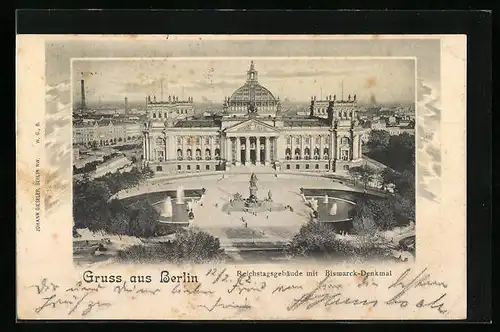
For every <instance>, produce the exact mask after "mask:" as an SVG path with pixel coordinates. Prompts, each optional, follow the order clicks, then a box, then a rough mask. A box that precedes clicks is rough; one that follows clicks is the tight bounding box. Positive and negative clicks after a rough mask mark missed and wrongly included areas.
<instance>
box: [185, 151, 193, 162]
mask: <svg viewBox="0 0 500 332" xmlns="http://www.w3.org/2000/svg"><path fill="white" fill-rule="evenodd" d="M186 154H187V160H191V159H193V152H192V151H191V149H187V151H186Z"/></svg>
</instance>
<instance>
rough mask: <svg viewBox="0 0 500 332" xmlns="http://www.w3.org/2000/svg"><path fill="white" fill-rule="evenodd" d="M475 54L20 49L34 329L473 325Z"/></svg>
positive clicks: (431, 41)
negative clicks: (174, 323) (297, 323)
mask: <svg viewBox="0 0 500 332" xmlns="http://www.w3.org/2000/svg"><path fill="white" fill-rule="evenodd" d="M466 63H467V61H466V36H464V35H411V36H409V35H387V36H384V35H377V36H369V35H352V36H350V35H343V36H333V35H324V36H322V35H315V36H308V35H300V36H279V35H269V36H230V35H219V36H214V35H200V36H183V35H178V36H175V35H174V36H172V35H169V36H152V35H147V36H146V35H144V36H127V35H120V36H118V35H117V36H97V35H18V36H17V63H16V66H17V77H16V79H17V99H16V100H17V110H16V112H17V113H16V115H17V119H16V134H17V157H18V160H17V315H18V318H19V319H58V320H76V319H88V320H95V319H155V320H158V319H159V320H219V319H221V320H241V319H250V320H263V319H269V320H381V319H397V320H401V319H407V320H413V319H433V320H435V319H438V320H440V319H465V318H466V316H467V315H466V310H467V305H466V301H467V298H466V295H467V292H466V280H467V276H466V261H467V257H466V214H465V211H466V201H465V199H466V198H465V197H466V191H465V189H466V174H465V169H466V164H465V155H466V153H465V147H466V143H465V142H466V141H465V139H466V126H465V119H466V110H465V91H466V83H465V82H466V76H465V75H466Z"/></svg>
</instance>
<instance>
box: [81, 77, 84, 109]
mask: <svg viewBox="0 0 500 332" xmlns="http://www.w3.org/2000/svg"><path fill="white" fill-rule="evenodd" d="M81 95H82V105H81V107H82V108H85V81H84V80H82V81H81Z"/></svg>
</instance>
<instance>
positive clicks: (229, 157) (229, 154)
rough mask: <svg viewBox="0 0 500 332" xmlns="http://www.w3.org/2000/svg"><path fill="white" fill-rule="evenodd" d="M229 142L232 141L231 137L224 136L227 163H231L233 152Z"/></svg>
mask: <svg viewBox="0 0 500 332" xmlns="http://www.w3.org/2000/svg"><path fill="white" fill-rule="evenodd" d="M231 143H232V142H231V137H227V138H226V160H227V161H228V162H229V163H232V161H233V154H232V151H233V147H232V144H231Z"/></svg>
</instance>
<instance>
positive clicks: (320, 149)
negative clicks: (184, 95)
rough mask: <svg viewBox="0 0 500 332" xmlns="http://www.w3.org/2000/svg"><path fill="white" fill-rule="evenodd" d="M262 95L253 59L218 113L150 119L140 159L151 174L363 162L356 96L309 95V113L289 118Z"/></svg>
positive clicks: (318, 168) (329, 168)
mask: <svg viewBox="0 0 500 332" xmlns="http://www.w3.org/2000/svg"><path fill="white" fill-rule="evenodd" d="M252 89H253V90H254V91H253V92H252ZM257 91H260V92H257ZM267 92H268V90H267V89H265V88H264V87H262V86H260V85H259V84H258V82H257V71H256V70H255V68H254V65H253V63H252V64H251V66H250V70H249V71H248V72H247V82H246V83H245V84H244V85H243V86H242V87H241V88H239V89H238V90H236V92H235V93H233V95H232V97H230V98H225V100H224V110H223V112H222V114H220V115H212V116H206V117H199V118H186V119H178V118H177V119H172V118H170V117H169V118H168V119H165V118H164V117H163V118H158V117H152V116H150V117H149V119H148V121H147V122H146V123H144V128H143V151H144V154H143V156H144V161H145V163H147V164H149V165H150V167H152V169H153V170H155V171H156V172H174V173H176V172H203V171H215V170H220V171H224V170H227V169H229V168H230V167H233V166H245V165H246V166H248V165H261V166H269V167H272V168H274V169H276V170H278V171H287V170H290V171H308V172H322V173H324V172H339V171H345V170H347V169H348V167H349V166H351V165H353V164H356V163H358V162H360V161H361V157H362V155H361V144H362V140H361V135H362V134H363V129H362V128H361V127H360V126H359V124H358V119H357V104H356V100H355V99H356V98H355V97H354V98H353V99H351V98H350V97H349V100H348V101H337V100H336V99H335V98H329V99H327V100H326V101H322V102H321V103H318V104H316V103H317V102H316V100H315V98H314V97H313V98H312V100H311V114H309V116H294V117H290V116H284V115H281V113H280V111H281V109H280V108H281V105H280V102H279V100H278V99H277V98H275V97H274V96H273V95H272V94H271V93H270V92H269V93H267ZM257 95H259V96H260V97H258V98H257ZM243 96H246V97H243ZM245 98H246V99H245ZM191 101H192V100H191ZM261 109H262V110H263V111H262V112H261ZM323 110H324V111H325V112H326V115H325V116H323V115H324V114H323Z"/></svg>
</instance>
